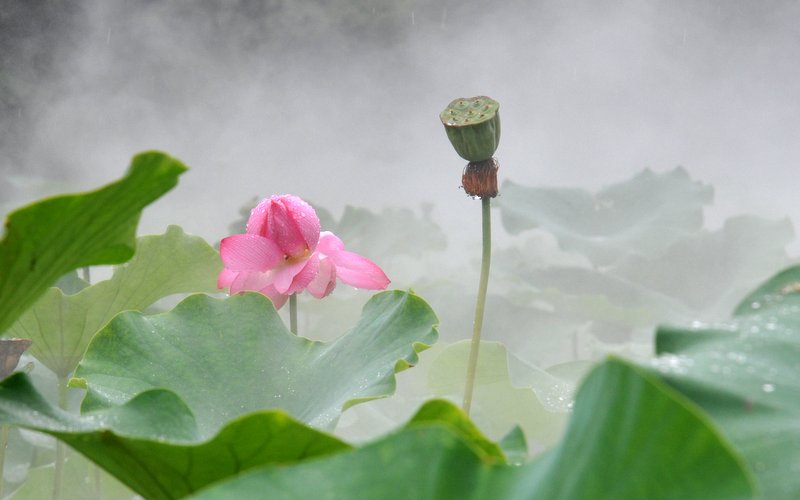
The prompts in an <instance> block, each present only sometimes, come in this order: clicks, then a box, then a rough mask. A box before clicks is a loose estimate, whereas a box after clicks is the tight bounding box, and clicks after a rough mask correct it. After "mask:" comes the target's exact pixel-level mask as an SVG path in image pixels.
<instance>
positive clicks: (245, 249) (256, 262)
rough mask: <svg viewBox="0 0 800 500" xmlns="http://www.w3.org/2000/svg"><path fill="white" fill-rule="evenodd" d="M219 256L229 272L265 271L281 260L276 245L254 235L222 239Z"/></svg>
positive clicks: (237, 235)
mask: <svg viewBox="0 0 800 500" xmlns="http://www.w3.org/2000/svg"><path fill="white" fill-rule="evenodd" d="M219 254H220V256H221V257H222V262H223V263H224V264H225V268H226V269H230V270H231V271H267V270H268V269H270V268H272V267H274V266H275V265H276V264H278V262H280V261H281V259H282V258H283V252H281V250H280V248H278V245H276V244H275V243H273V242H272V241H270V240H268V239H266V238H263V237H261V236H258V235H255V234H234V235H233V236H228V237H227V238H225V239H223V240H222V242H220V245H219Z"/></svg>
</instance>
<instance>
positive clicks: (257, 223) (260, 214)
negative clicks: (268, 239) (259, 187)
mask: <svg viewBox="0 0 800 500" xmlns="http://www.w3.org/2000/svg"><path fill="white" fill-rule="evenodd" d="M270 203H271V201H270V199H269V198H264V199H263V200H261V201H259V202H258V205H256V206H255V208H254V209H253V210H251V211H250V218H249V219H247V233H248V234H257V235H260V236H266V235H267V228H266V225H267V215H268V212H269V206H270Z"/></svg>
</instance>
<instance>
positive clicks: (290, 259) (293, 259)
mask: <svg viewBox="0 0 800 500" xmlns="http://www.w3.org/2000/svg"><path fill="white" fill-rule="evenodd" d="M309 256H311V249H310V248H308V247H306V249H305V250H304V251H303V253H301V254H300V255H285V256H284V257H283V260H284V262H286V263H287V264H297V263H298V262H302V261H304V260H306V259H308V257H309Z"/></svg>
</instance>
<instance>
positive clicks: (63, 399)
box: [53, 377, 69, 500]
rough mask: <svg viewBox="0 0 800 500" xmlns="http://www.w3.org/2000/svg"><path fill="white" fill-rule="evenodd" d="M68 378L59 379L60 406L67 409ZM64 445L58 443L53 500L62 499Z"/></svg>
mask: <svg viewBox="0 0 800 500" xmlns="http://www.w3.org/2000/svg"><path fill="white" fill-rule="evenodd" d="M67 380H68V379H67V377H58V406H59V408H61V409H62V410H66V409H67V391H68V390H69V388H68V387H67ZM64 455H65V448H64V443H62V442H61V441H56V468H55V474H54V477H53V500H60V499H61V484H62V483H63V481H64Z"/></svg>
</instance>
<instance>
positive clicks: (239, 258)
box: [217, 195, 389, 308]
mask: <svg viewBox="0 0 800 500" xmlns="http://www.w3.org/2000/svg"><path fill="white" fill-rule="evenodd" d="M220 255H221V257H222V262H223V264H224V266H225V267H224V269H223V270H222V272H221V273H220V274H219V278H218V279H217V286H218V287H220V288H230V293H238V292H242V291H245V290H251V291H256V292H261V293H263V294H264V295H266V296H267V297H269V298H270V299H271V300H272V302H273V304H275V307H276V308H280V307H281V306H283V304H284V303H286V300H287V299H288V298H289V295H292V294H294V293H300V292H302V291H303V290H304V289H305V290H308V292H309V293H310V294H311V295H313V296H314V297H316V298H318V299H321V298H323V297H325V296H327V295H328V294H330V293H331V292H332V291H333V289H334V288H335V286H336V279H337V278H338V279H340V280H342V281H343V282H345V283H347V284H348V285H352V286H354V287H357V288H366V289H368V290H383V289H385V288H386V287H387V286H388V285H389V279H388V278H387V277H386V275H385V274H384V273H383V271H382V270H381V268H380V267H378V266H377V265H376V264H375V263H374V262H372V261H371V260H369V259H367V258H366V257H362V256H360V255H358V254H355V253H352V252H348V251H346V250H345V249H344V243H342V240H340V239H339V238H338V237H336V235H334V234H333V233H330V232H328V231H325V232H323V233H320V224H319V218H318V217H317V214H316V212H315V211H314V209H313V208H312V207H311V205H309V204H308V203H306V202H305V201H303V200H301V199H300V198H298V197H297V196H292V195H281V196H272V197H270V198H267V199H264V200H262V201H261V202H260V203H259V204H258V205H257V206H256V208H254V209H253V210H252V212H250V219H249V220H248V221H247V233H245V234H235V235H233V236H229V237H227V238H225V239H223V240H222V242H221V243H220Z"/></svg>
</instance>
